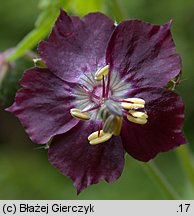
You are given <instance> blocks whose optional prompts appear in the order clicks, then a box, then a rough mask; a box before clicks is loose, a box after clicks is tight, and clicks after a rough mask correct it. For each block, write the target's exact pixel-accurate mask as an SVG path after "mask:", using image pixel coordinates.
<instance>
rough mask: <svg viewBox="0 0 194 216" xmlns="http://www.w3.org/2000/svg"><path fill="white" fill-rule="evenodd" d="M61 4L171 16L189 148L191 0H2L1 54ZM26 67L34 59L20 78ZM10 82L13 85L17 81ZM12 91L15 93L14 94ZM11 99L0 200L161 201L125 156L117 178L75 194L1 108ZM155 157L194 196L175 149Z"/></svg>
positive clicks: (0, 124)
mask: <svg viewBox="0 0 194 216" xmlns="http://www.w3.org/2000/svg"><path fill="white" fill-rule="evenodd" d="M56 2H57V4H56ZM60 4H61V5H60ZM59 6H61V7H62V8H64V9H66V10H67V11H68V12H69V13H70V14H74V15H84V14H86V13H88V12H91V11H102V12H104V13H106V14H107V15H109V16H111V17H112V18H113V19H115V20H117V21H121V20H122V19H135V18H138V19H143V20H145V21H148V22H151V23H155V24H164V23H165V22H167V21H169V19H173V21H174V22H173V25H172V33H173V37H174V40H175V42H176V45H177V51H178V52H179V53H180V54H181V56H182V60H183V77H182V78H181V79H182V80H183V81H182V82H181V85H180V86H179V87H178V89H177V92H178V93H179V94H181V95H182V97H183V100H184V102H185V106H186V113H185V114H186V118H185V126H184V132H185V134H186V137H187V139H188V141H189V145H190V148H191V149H194V144H193V145H192V143H194V131H193V124H194V103H193V98H194V96H192V95H193V94H192V92H194V84H193V81H194V72H193V68H194V1H193V0H184V1H182V0H170V1H169V0H162V1H156V0H120V1H119V0H117V1H116V0H112V1H109V0H107V1H106V0H64V1H57V0H42V1H39V0H28V1H26V0H7V1H4V0H0V52H3V51H4V50H6V49H8V48H10V47H14V46H16V45H17V44H18V43H19V42H20V41H21V40H22V39H23V38H24V37H25V36H26V35H27V34H28V33H29V32H30V31H31V30H33V29H34V23H35V21H36V20H37V17H38V16H39V14H42V15H41V16H39V20H38V24H37V22H36V26H37V28H38V27H40V28H42V27H41V26H43V25H44V21H45V17H48V16H49V14H52V13H54V15H53V17H54V16H56V14H55V11H56V10H57V11H58V8H59ZM54 7H55V11H54V12H53V9H52V8H54ZM45 11H46V12H45ZM57 13H58V12H57ZM51 22H52V21H51ZM47 29H48V28H47V27H45V28H44V30H45V31H44V32H43V33H42V35H39V36H40V37H44V36H45V35H46V33H47V31H48V30H47ZM30 41H31V42H33V41H32V40H30ZM35 44H36V41H35V42H34V45H35ZM31 46H33V44H31ZM26 65H32V63H31V62H27V64H26V62H25V64H24V65H22V66H21V67H19V68H17V71H18V70H19V72H18V73H19V75H18V76H20V75H21V74H22V72H23V70H24V68H26V67H27V66H26ZM18 76H17V77H16V79H17V78H18ZM9 82H11V84H13V83H14V82H15V81H13V80H11V81H10V80H9ZM14 85H15V86H14V88H17V85H16V84H14ZM10 95H11V96H10V97H13V93H11V94H10ZM11 100H12V99H11ZM10 103H11V101H8V102H6V103H4V105H2V106H1V107H0V109H1V110H0V199H165V196H164V194H163V193H162V191H160V189H159V188H158V187H157V184H155V182H154V181H152V179H151V178H150V177H149V176H148V175H147V173H146V172H145V170H144V169H143V168H142V164H141V163H140V162H138V161H135V160H134V159H132V158H130V157H128V156H127V157H126V165H125V170H124V172H123V174H122V176H121V177H120V179H119V180H118V181H116V182H115V183H113V184H107V183H105V182H101V183H99V184H98V185H93V186H90V187H89V188H87V189H86V190H85V191H83V192H82V193H81V194H80V195H79V196H77V195H76V191H75V189H74V187H73V185H72V182H71V181H70V180H69V178H67V177H64V176H62V175H61V174H60V173H59V172H58V170H56V169H55V168H54V167H52V166H51V165H50V164H49V163H48V160H47V151H46V150H44V149H39V150H37V149H36V147H37V146H36V145H35V144H33V143H31V141H30V140H29V138H28V137H27V135H26V134H25V132H24V129H23V128H22V126H21V125H20V123H19V121H18V120H17V119H16V118H15V117H14V116H12V115H11V114H9V113H6V112H5V111H3V109H4V107H5V106H6V105H8V104H10ZM192 152H193V151H192ZM192 154H193V153H192ZM155 161H156V163H157V164H158V166H159V167H160V169H161V171H162V173H164V175H165V176H166V177H167V178H168V180H169V181H170V182H171V183H172V184H173V186H174V187H175V189H176V191H177V192H178V193H180V194H181V198H182V199H194V192H193V188H192V186H191V184H190V183H189V181H187V179H186V175H185V173H184V171H183V169H182V166H181V164H180V162H179V160H178V157H177V154H176V152H175V151H171V152H168V153H163V154H161V155H159V156H158V157H157V158H156V159H155Z"/></svg>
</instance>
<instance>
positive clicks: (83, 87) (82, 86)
mask: <svg viewBox="0 0 194 216" xmlns="http://www.w3.org/2000/svg"><path fill="white" fill-rule="evenodd" d="M79 86H80V88H81V89H82V90H83V91H84V92H85V93H87V94H88V95H90V96H91V97H93V98H96V99H98V100H99V99H100V97H99V96H97V95H95V94H94V93H93V92H91V91H90V90H89V89H88V88H86V87H85V86H84V85H81V84H80V85H79Z"/></svg>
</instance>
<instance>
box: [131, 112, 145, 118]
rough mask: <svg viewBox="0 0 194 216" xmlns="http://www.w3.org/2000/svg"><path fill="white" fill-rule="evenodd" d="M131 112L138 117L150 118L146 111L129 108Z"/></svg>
mask: <svg viewBox="0 0 194 216" xmlns="http://www.w3.org/2000/svg"><path fill="white" fill-rule="evenodd" d="M129 113H130V114H131V115H132V116H133V117H136V118H148V115H147V114H146V113H145V112H139V111H134V110H129Z"/></svg>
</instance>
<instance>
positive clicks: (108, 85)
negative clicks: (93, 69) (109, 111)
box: [105, 67, 110, 98]
mask: <svg viewBox="0 0 194 216" xmlns="http://www.w3.org/2000/svg"><path fill="white" fill-rule="evenodd" d="M109 90H110V67H109V71H108V81H107V87H106V95H105V97H106V98H108V94H109Z"/></svg>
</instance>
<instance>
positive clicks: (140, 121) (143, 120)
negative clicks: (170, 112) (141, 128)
mask: <svg viewBox="0 0 194 216" xmlns="http://www.w3.org/2000/svg"><path fill="white" fill-rule="evenodd" d="M127 119H128V120H129V121H130V122H133V123H136V124H142V125H143V124H146V123H147V121H148V120H147V118H135V117H133V116H131V115H127Z"/></svg>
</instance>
